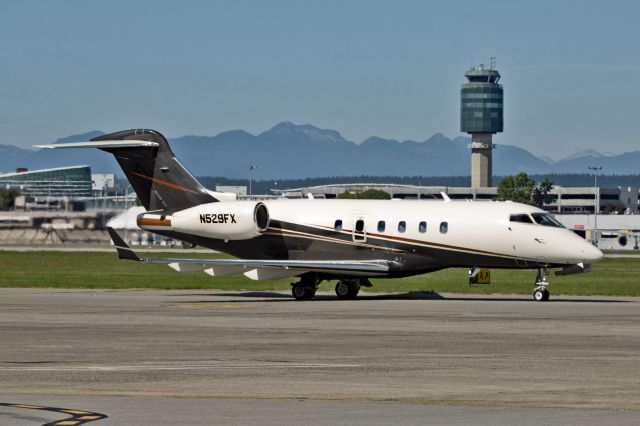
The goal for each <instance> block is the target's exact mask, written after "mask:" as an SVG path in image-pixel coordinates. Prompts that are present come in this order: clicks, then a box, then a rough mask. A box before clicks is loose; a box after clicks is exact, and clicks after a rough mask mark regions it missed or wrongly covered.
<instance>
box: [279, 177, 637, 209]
mask: <svg viewBox="0 0 640 426" xmlns="http://www.w3.org/2000/svg"><path fill="white" fill-rule="evenodd" d="M368 189H378V190H382V191H385V192H388V193H389V194H390V195H391V197H392V198H397V199H414V200H422V199H441V198H442V193H445V194H447V196H448V197H449V198H451V199H452V200H485V201H487V200H493V199H495V198H496V197H497V196H498V188H497V187H450V186H414V185H396V184H379V183H355V184H337V185H322V186H312V187H305V188H294V189H284V190H278V191H277V193H278V194H281V195H282V196H284V197H287V198H302V197H307V196H308V194H312V195H313V197H314V198H337V197H338V195H340V194H342V193H343V192H358V191H365V190H368ZM274 191H275V190H274ZM549 195H550V198H551V203H549V204H547V205H545V206H544V209H545V210H548V211H550V212H553V213H562V214H593V213H594V211H595V209H596V208H595V206H596V203H598V204H599V209H598V213H600V212H602V211H604V210H606V209H607V208H610V207H621V206H624V208H625V209H627V213H629V214H638V212H639V200H640V196H639V195H640V189H639V188H638V187H617V188H600V187H561V186H558V187H554V188H553V189H552V190H551V192H550V193H549Z"/></svg>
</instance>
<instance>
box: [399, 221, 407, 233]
mask: <svg viewBox="0 0 640 426" xmlns="http://www.w3.org/2000/svg"><path fill="white" fill-rule="evenodd" d="M406 230H407V222H405V221H404V220H401V221H400V222H398V232H404V231H406Z"/></svg>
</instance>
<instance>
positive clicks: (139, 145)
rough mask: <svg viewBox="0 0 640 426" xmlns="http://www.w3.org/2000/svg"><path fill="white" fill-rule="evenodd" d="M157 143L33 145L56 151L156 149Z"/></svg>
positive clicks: (129, 141)
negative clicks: (62, 149) (70, 149)
mask: <svg viewBox="0 0 640 426" xmlns="http://www.w3.org/2000/svg"><path fill="white" fill-rule="evenodd" d="M158 146H159V144H158V143H157V142H150V141H135V140H123V141H100V142H70V143H52V144H49V145H34V147H35V148H44V149H58V148H157V147H158Z"/></svg>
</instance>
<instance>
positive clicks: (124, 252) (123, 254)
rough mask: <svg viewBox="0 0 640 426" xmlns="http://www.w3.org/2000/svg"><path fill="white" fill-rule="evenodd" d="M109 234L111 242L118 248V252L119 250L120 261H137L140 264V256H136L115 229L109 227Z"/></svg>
mask: <svg viewBox="0 0 640 426" xmlns="http://www.w3.org/2000/svg"><path fill="white" fill-rule="evenodd" d="M107 232H108V233H109V236H110V237H111V241H113V245H114V246H116V250H118V257H119V258H120V259H127V260H136V261H138V262H139V261H140V258H139V257H138V255H136V254H135V252H134V251H133V250H131V249H130V248H129V246H128V245H127V243H125V242H124V240H123V239H122V238H120V235H118V233H117V232H116V231H115V230H114V229H113V228H111V227H109V226H107Z"/></svg>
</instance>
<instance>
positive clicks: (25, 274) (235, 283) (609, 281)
mask: <svg viewBox="0 0 640 426" xmlns="http://www.w3.org/2000/svg"><path fill="white" fill-rule="evenodd" d="M166 256H169V257H181V255H176V254H174V253H172V254H166V253H153V254H150V257H166ZM214 256H215V255H204V254H202V255H201V254H193V253H189V254H184V255H182V257H209V258H211V257H214ZM535 274H536V271H535V270H524V271H522V270H518V271H513V270H498V269H494V270H492V271H491V284H490V285H489V286H481V287H470V286H469V285H468V284H467V270H466V269H447V270H444V271H439V272H434V273H432V274H426V275H419V276H415V277H409V278H402V279H374V280H372V282H373V284H374V287H373V288H372V289H365V291H378V292H380V291H383V292H413V291H432V292H438V293H440V292H453V293H478V294H491V293H503V294H529V293H531V291H532V289H533V281H534V278H535ZM294 280H295V278H291V279H283V280H275V281H251V280H249V279H247V278H245V277H243V276H234V277H225V278H213V277H210V276H209V275H207V274H205V273H203V272H191V273H178V272H175V271H173V270H172V269H170V268H168V267H167V266H165V265H146V264H139V263H135V262H131V261H124V260H118V258H117V256H116V254H115V253H89V252H87V253H68V252H0V287H44V288H46V287H55V288H111V289H117V288H160V289H222V290H260V291H272V290H289V288H290V285H289V284H290V283H291V282H292V281H294ZM550 280H551V287H550V290H551V292H552V293H553V294H566V295H610V296H614V295H615V296H640V259H605V260H603V261H602V262H600V263H597V264H595V265H594V266H593V272H591V273H587V274H578V275H570V276H566V277H556V276H554V275H552V276H551V277H550ZM333 285H334V283H324V284H323V285H321V287H320V288H321V290H331V289H332V288H333Z"/></svg>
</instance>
